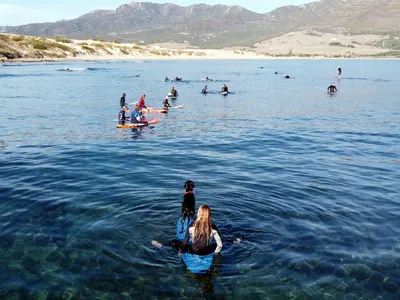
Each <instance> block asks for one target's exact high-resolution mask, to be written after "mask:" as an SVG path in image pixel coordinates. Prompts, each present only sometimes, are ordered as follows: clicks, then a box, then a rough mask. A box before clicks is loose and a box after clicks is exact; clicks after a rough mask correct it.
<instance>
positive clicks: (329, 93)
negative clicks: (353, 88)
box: [328, 92, 336, 95]
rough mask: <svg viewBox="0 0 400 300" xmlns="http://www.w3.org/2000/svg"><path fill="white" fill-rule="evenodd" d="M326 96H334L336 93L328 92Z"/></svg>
mask: <svg viewBox="0 0 400 300" xmlns="http://www.w3.org/2000/svg"><path fill="white" fill-rule="evenodd" d="M328 95H336V92H328Z"/></svg>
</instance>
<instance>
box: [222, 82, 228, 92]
mask: <svg viewBox="0 0 400 300" xmlns="http://www.w3.org/2000/svg"><path fill="white" fill-rule="evenodd" d="M221 92H223V93H228V86H227V85H226V84H225V83H224V85H223V86H222V90H221Z"/></svg>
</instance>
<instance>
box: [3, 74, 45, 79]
mask: <svg viewBox="0 0 400 300" xmlns="http://www.w3.org/2000/svg"><path fill="white" fill-rule="evenodd" d="M46 75H48V74H44V73H38V74H0V78H7V77H30V76H33V77H41V76H46Z"/></svg>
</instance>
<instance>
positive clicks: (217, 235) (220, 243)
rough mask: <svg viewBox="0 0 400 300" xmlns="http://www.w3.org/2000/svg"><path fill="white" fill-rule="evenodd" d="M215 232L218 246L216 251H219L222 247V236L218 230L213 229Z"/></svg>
mask: <svg viewBox="0 0 400 300" xmlns="http://www.w3.org/2000/svg"><path fill="white" fill-rule="evenodd" d="M213 234H214V239H215V242H216V243H217V248H216V249H215V251H214V253H219V252H220V251H221V249H222V241H221V237H220V236H219V234H218V232H217V231H216V230H213Z"/></svg>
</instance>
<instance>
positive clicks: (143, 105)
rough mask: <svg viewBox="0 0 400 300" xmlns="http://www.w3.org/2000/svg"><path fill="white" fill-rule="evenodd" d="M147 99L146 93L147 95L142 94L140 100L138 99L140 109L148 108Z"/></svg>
mask: <svg viewBox="0 0 400 300" xmlns="http://www.w3.org/2000/svg"><path fill="white" fill-rule="evenodd" d="M145 99H146V95H145V94H143V95H142V96H140V99H139V101H138V105H139V108H140V109H143V108H146V109H147V106H146V102H145ZM147 110H148V109H147Z"/></svg>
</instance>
